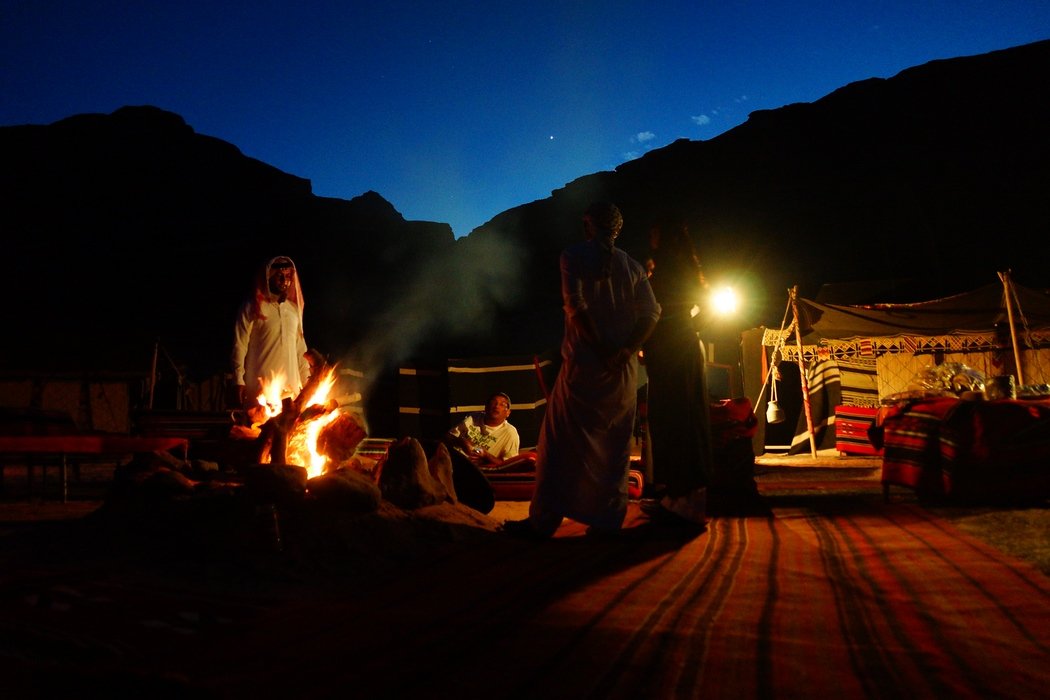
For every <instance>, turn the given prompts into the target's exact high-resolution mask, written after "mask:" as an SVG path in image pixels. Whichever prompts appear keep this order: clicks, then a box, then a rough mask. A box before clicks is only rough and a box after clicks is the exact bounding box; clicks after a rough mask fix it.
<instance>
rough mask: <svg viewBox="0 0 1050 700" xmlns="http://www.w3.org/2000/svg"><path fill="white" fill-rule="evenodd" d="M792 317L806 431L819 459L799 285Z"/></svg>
mask: <svg viewBox="0 0 1050 700" xmlns="http://www.w3.org/2000/svg"><path fill="white" fill-rule="evenodd" d="M791 315H792V317H793V318H794V326H795V343H797V344H798V373H799V376H800V377H801V378H802V407H803V408H804V409H805V411H806V430H807V431H809V453H810V454H811V455H812V456H813V459H816V458H817V439H816V437H814V435H813V412H812V410H811V409H810V407H809V380H808V379H806V363H805V362H804V361H803V360H802V331H801V330H800V326H801V324H800V323H799V322H798V285H797V284H796V285H795V286H794V287H792V288H791Z"/></svg>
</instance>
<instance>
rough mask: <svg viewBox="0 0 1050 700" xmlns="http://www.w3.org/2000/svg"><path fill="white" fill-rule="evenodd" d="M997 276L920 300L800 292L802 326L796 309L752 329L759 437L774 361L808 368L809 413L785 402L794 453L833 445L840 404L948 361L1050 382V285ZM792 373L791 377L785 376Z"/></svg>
mask: <svg viewBox="0 0 1050 700" xmlns="http://www.w3.org/2000/svg"><path fill="white" fill-rule="evenodd" d="M1000 279H1001V283H990V284H988V285H985V286H982V287H979V288H977V289H974V290H972V291H970V292H965V293H962V294H956V295H954V296H948V297H943V298H940V299H934V300H930V301H922V302H915V303H893V304H863V305H848V304H826V303H820V302H817V301H813V300H810V299H804V298H796V300H795V301H796V302H797V303H796V304H795V308H796V309H797V323H798V326H797V331H798V332H797V333H796V327H795V317H796V315H795V314H790V315H786V316H785V319H786V320H789V321H790V323H789V324H787V326H786V327H784V328H780V329H776V328H759V329H752V330H751V331H747V332H745V334H744V338H743V343H744V353H743V357H744V367H743V371H744V374H745V391H746V392H747V394H748V396H749V397H750V398H751V399H752V401H753V402H754V403H755V412H756V415H757V416H758V417H759V419H760V421H761V423H762V427H761V429H760V431H759V432H760V433H762V438H761V439H762V440H764V433H765V429H766V426H765V421H764V416H765V412H766V401H767V400H768V391H767V390H766V383H767V382H768V381H771V378H770V377H769V374H770V372H769V370H770V369H771V363H772V364H777V365H778V366H779V367H781V368H789V367H790V365H796V364H801V365H802V366H803V367H804V368H805V374H804V375H801V376H804V377H805V382H802V384H804V385H808V396H809V400H810V416H811V420H810V421H807V420H806V417H805V415H804V411H798V410H792V411H788V417H789V420H790V419H791V418H793V417H795V416H797V420H796V421H794V422H793V424H794V425H795V426H796V428H795V432H794V435H793V436H792V438H791V445H790V448H789V452H790V453H793V454H794V453H799V452H805V451H808V450H810V449H834V447H835V429H834V426H835V409H836V407H839V406H846V407H865V408H877V407H878V406H879V405H880V403H881V402H882V401H883V400H885V399H886V398H887V397H891V396H893V395H896V394H900V393H902V392H906V391H908V390H909V389H911V388H914V381H915V379H916V377H919V376H921V375H922V373H923V372H924V371H925V370H927V369H928V368H931V367H936V366H940V365H943V364H945V363H950V362H953V363H960V364H962V365H965V366H966V367H968V368H971V369H973V370H975V372H976V373H979V375H982V376H984V377H993V376H1001V375H1014V376H1015V377H1016V378H1017V379H1018V381H1019V382H1020V383H1023V384H1025V385H1029V386H1031V385H1040V384H1045V383H1047V382H1050V350H1048V348H1050V295H1048V294H1047V293H1046V291H1044V290H1039V289H1034V288H1029V287H1024V286H1021V285H1018V284H1016V283H1013V282H1012V281H1011V280H1010V278H1009V273H1001V274H1000ZM1008 302H1009V303H1008ZM798 339H801V343H799V342H798ZM756 344H760V347H759V348H757V349H756V348H755V345H756ZM749 346H750V349H749ZM800 358H801V363H799V359H800ZM801 376H799V377H796V378H795V379H794V381H795V382H799V380H800V379H801ZM785 381H790V380H782V382H781V384H780V385H779V386H781V387H784V382H785ZM801 393H802V394H805V393H807V392H801ZM752 394H754V395H753V396H752ZM795 395H796V396H797V395H798V393H796V394H795ZM781 396H783V392H781ZM802 398H805V396H803V397H802ZM810 423H812V432H811V431H810V427H809V424H810ZM756 442H758V438H756ZM764 446H765V443H764V442H763V444H761V445H758V444H756V450H761V451H763V452H764Z"/></svg>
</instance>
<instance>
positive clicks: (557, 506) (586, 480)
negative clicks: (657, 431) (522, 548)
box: [503, 202, 660, 538]
mask: <svg viewBox="0 0 1050 700" xmlns="http://www.w3.org/2000/svg"><path fill="white" fill-rule="evenodd" d="M583 223H584V234H585V240H584V241H582V242H580V243H576V244H574V245H572V246H570V247H568V248H566V249H565V250H564V251H563V252H562V254H561V260H560V262H561V293H562V302H563V307H564V311H565V330H564V336H563V338H562V344H561V358H562V363H561V368H560V370H559V371H558V377H557V379H556V380H555V384H554V388H553V390H552V391H551V395H550V398H549V400H548V402H547V411H546V414H545V415H544V418H543V425H542V427H541V428H540V435H539V444H538V446H537V448H536V453H537V454H536V488H535V491H534V492H533V496H532V501H531V502H530V504H529V517H528V518H527V519H525V520H510V521H507V522H506V523H504V525H503V527H504V531H505V532H507V533H508V534H510V535H514V536H520V537H533V538H547V537H550V536H551V535H553V534H554V532H555V531H556V530H557V529H558V527H559V526H560V525H561V522H562V519H563V518H571V519H573V520H576V521H578V522H580V523H583V524H585V525H589V526H590V528H589V530H588V531H589V532H592V533H603V532H612V531H616V530H619V529H620V527H621V526H622V525H623V520H624V517H625V516H626V514H627V478H628V472H629V470H630V458H631V451H630V445H631V439H632V435H633V430H634V424H635V411H636V408H637V396H638V394H637V374H638V351H639V349H640V348H641V346H642V343H643V342H645V340H646V338H648V337H649V334H650V333H651V332H652V330H653V327H654V326H655V325H656V321H657V319H658V318H659V317H660V306H659V304H657V303H656V299H655V297H654V296H653V290H652V288H651V287H650V286H649V279H648V277H647V275H646V272H645V268H644V267H642V265H641V263H639V262H638V261H637V260H635V259H634V258H632V257H631V256H629V255H628V254H627V253H625V252H624V251H622V250H620V249H618V248H617V247H616V245H615V244H616V238H617V236H619V234H620V229H621V228H622V226H623V217H622V216H621V214H620V210H619V209H618V208H617V207H616V206H615V205H614V204H611V203H607V202H597V203H595V204H592V205H591V206H590V207H589V208H588V209H587V212H586V214H585V215H584V217H583Z"/></svg>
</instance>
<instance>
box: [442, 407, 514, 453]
mask: <svg viewBox="0 0 1050 700" xmlns="http://www.w3.org/2000/svg"><path fill="white" fill-rule="evenodd" d="M509 416H510V397H509V396H507V395H506V394H504V393H503V392H501V391H500V392H496V393H495V394H493V395H492V396H490V397H489V400H488V402H487V403H486V404H485V412H484V413H480V414H473V415H469V416H467V417H466V418H464V419H463V420H462V421H460V422H459V423H458V424H457V425H455V426H454V427H453V428H452V429H451V430H449V431H448V433H447V434H446V435H445V444H446V445H448V446H449V448H451V449H452V450H453V451H458V452H461V453H462V454H464V455H466V457H467V458H468V459H469V460H470V461H471V462H472V463H473V464H474V465H475V466H477V467H478V469H481V470H483V471H485V470H495V469H499V468H500V466H501V465H502V464H503V463H504V462H505V461H506V460H508V459H511V458H514V457H517V456H518V451H519V449H520V446H521V438H519V437H518V429H517V428H515V427H514V426H513V425H511V424H510V423H509V422H507V418H508V417H509Z"/></svg>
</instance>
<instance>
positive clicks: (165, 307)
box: [0, 41, 1050, 376]
mask: <svg viewBox="0 0 1050 700" xmlns="http://www.w3.org/2000/svg"><path fill="white" fill-rule="evenodd" d="M1048 74H1050V41H1042V42H1037V43H1034V44H1029V45H1025V46H1019V47H1014V48H1008V49H1004V50H1002V51H995V52H992V53H988V54H982V55H979V56H970V57H963V58H953V59H948V60H940V61H933V62H930V63H927V64H924V65H921V66H917V67H914V68H910V69H907V70H904V71H902V72H901V73H899V74H898V75H896V76H894V77H892V78H888V79H878V78H872V79H869V80H863V81H860V82H856V83H852V84H850V85H847V86H845V87H842V88H841V89H838V90H836V91H834V92H832V93H831V94H829V95H827V96H825V97H823V98H821V99H819V100H817V101H815V102H812V103H805V104H792V105H786V106H784V107H781V108H779V109H772V110H763V111H758V112H754V113H752V114H751V115H750V116H749V118H748V120H747V121H746V122H745V123H743V124H741V125H740V126H738V127H736V128H734V129H732V130H730V131H727V132H725V133H723V134H722V135H720V136H718V137H716V138H713V139H710V140H707V141H691V140H685V139H682V140H679V141H676V142H674V143H672V144H670V145H668V146H666V147H664V148H660V149H657V150H654V151H651V152H649V153H647V154H646V155H644V156H643V157H641V158H638V159H636V160H632V161H630V162H627V163H624V164H622V165H621V166H619V167H617V168H616V169H615V170H614V171H608V172H599V173H593V174H585V175H583V176H581V177H580V178H579V179H577V180H575V181H573V182H570V183H567V184H566V185H565V186H564V187H562V188H560V189H558V190H555V191H554V192H552V193H551V196H550V197H548V198H546V199H543V200H538V201H535V202H530V203H523V204H522V205H520V206H517V207H514V208H513V209H510V210H508V211H505V212H503V213H501V214H499V215H497V216H496V217H494V218H493V219H492V220H491V221H489V222H487V223H486V224H484V225H483V226H481V227H479V228H477V229H475V230H474V231H472V232H471V233H470V234H469V235H467V236H464V237H462V238H460V239H458V240H457V239H455V238H454V237H453V235H452V231H451V228H450V227H449V226H448V225H446V224H443V223H437V222H425V221H406V220H405V219H404V217H403V216H402V215H401V214H400V213H399V212H398V211H397V210H396V209H395V208H394V206H393V205H391V204H390V203H389V202H388V201H386V200H385V199H384V198H383V197H382V196H381V195H380V194H378V193H375V192H366V193H363V194H362V195H360V196H358V197H355V198H353V199H350V200H343V199H335V198H325V197H317V196H314V195H313V194H312V192H311V188H310V182H309V181H308V180H305V179H303V178H301V177H297V176H294V175H291V174H288V173H284V172H282V171H280V170H278V169H276V168H274V167H272V166H269V165H267V164H265V163H262V162H260V161H258V160H255V159H252V158H249V157H246V156H244V155H243V154H242V153H241V152H240V151H239V150H238V149H237V147H236V146H234V145H231V144H229V143H226V142H224V141H221V140H219V139H216V138H212V137H209V136H207V135H203V134H198V133H196V132H195V131H194V130H193V128H192V126H190V125H188V124H186V122H185V121H184V120H183V118H182V117H180V116H178V115H176V114H173V113H171V112H168V111H165V110H163V109H160V108H158V107H154V106H127V107H123V108H120V109H118V110H116V111H115V112H113V113H111V114H80V115H74V116H70V117H69V118H66V119H63V120H61V121H58V122H55V123H53V124H48V125H24V126H9V127H2V128H0V164H2V167H0V178H2V180H0V191H2V192H3V198H4V205H3V207H2V209H0V227H2V229H3V231H4V232H5V235H4V238H5V240H7V241H8V242H9V243H8V245H9V246H11V247H12V248H13V251H14V255H13V257H11V258H9V260H8V263H9V265H8V270H9V272H11V273H12V274H13V278H12V277H9V279H12V281H13V284H12V285H11V286H10V288H9V289H10V291H11V292H12V294H11V296H10V297H9V301H8V308H9V309H10V315H9V318H8V322H7V324H6V327H7V329H8V330H7V332H6V333H5V342H4V343H3V349H2V350H0V353H2V354H0V366H3V367H4V368H6V369H8V370H19V369H23V370H33V371H59V370H62V371H140V370H143V369H145V368H147V367H148V364H149V362H150V360H151V356H152V352H153V348H154V346H155V343H158V342H159V343H160V344H162V346H163V347H164V348H165V351H166V352H167V353H169V354H170V356H171V357H173V358H174V359H175V361H177V362H178V363H179V364H181V365H183V366H184V367H185V368H186V371H187V373H189V374H190V375H195V376H207V375H210V374H213V373H215V372H220V373H221V372H223V371H224V370H225V369H226V368H227V356H228V352H229V345H230V340H231V333H232V330H231V326H232V319H233V314H234V311H235V309H236V306H237V305H238V303H239V302H240V301H241V299H242V298H243V296H244V295H245V294H246V293H247V291H248V289H249V287H250V284H251V279H252V275H253V274H254V272H255V270H256V268H257V267H258V266H259V265H260V264H261V263H262V262H263V261H264V260H265V259H267V258H269V257H271V256H273V255H279V254H280V255H289V256H291V257H292V258H294V259H295V260H296V263H297V264H298V266H299V269H300V272H301V276H302V283H303V289H304V296H305V299H306V311H305V328H306V333H307V336H308V342H309V344H310V345H311V346H313V347H316V348H318V349H319V350H321V351H322V352H323V353H325V354H326V355H328V356H329V357H330V358H332V359H336V360H340V361H343V360H344V358H345V359H346V361H352V362H353V363H354V364H355V365H359V366H360V365H364V366H377V365H387V366H396V364H397V363H399V362H404V361H409V360H413V359H420V358H423V359H425V358H445V357H461V356H479V355H511V354H526V353H527V354H532V353H537V352H546V351H552V350H555V349H556V348H557V344H558V341H559V339H560V336H561V323H562V316H561V301H560V296H559V289H558V254H559V252H560V250H561V249H562V248H563V247H564V246H565V245H567V244H568V243H571V242H573V241H575V240H577V239H578V238H579V237H580V235H581V224H580V214H581V212H582V211H583V209H584V208H585V207H586V206H587V204H588V203H589V202H590V201H592V200H594V199H598V198H604V199H611V200H613V201H615V202H617V203H618V204H619V206H620V207H621V209H622V210H623V213H624V217H625V222H626V223H625V226H624V230H623V233H622V235H621V238H620V245H621V246H622V247H624V248H625V249H626V250H628V251H629V252H631V253H632V254H634V255H635V256H636V257H638V258H639V259H642V258H644V256H645V254H646V250H645V244H646V229H647V226H648V224H649V222H651V221H652V220H653V219H654V218H656V217H658V216H661V215H665V214H676V215H681V216H683V217H685V219H686V220H687V221H688V223H689V226H690V230H691V232H692V233H693V235H694V236H695V238H696V242H697V248H698V251H699V253H700V255H701V258H702V260H703V264H704V268H705V271H706V272H707V275H708V277H709V278H711V279H720V278H729V279H732V280H733V281H734V282H735V284H736V285H738V286H740V287H741V288H742V289H743V290H746V294H747V295H748V298H749V299H750V303H749V305H748V307H747V308H746V310H745V315H744V316H743V317H741V318H738V319H736V320H735V321H733V325H732V326H727V327H724V328H721V329H713V330H712V333H717V332H721V333H726V334H728V335H727V337H729V338H732V334H733V333H734V332H738V331H740V330H743V329H744V328H749V327H753V326H756V325H763V324H764V325H776V326H779V324H780V320H781V317H782V313H783V311H784V304H785V301H786V298H787V290H788V289H789V288H791V287H792V286H794V285H798V286H799V291H800V293H801V294H802V295H803V296H807V297H811V298H812V297H814V296H816V295H818V293H820V292H821V289H822V288H823V289H824V290H825V294H828V293H830V291H831V290H837V292H836V293H838V294H839V295H842V294H849V295H850V298H848V299H845V298H840V299H838V300H840V301H852V302H878V301H920V300H925V299H930V298H935V297H939V296H945V295H949V294H954V293H958V292H961V291H965V290H969V289H972V288H974V287H976V286H978V285H981V284H985V283H988V282H989V281H995V280H996V279H997V278H996V273H997V272H998V271H1002V270H1007V269H1009V270H1012V274H1013V276H1014V278H1015V279H1016V280H1017V281H1018V282H1020V283H1023V284H1025V285H1027V286H1032V287H1045V286H1048V285H1050V275H1048V273H1047V271H1046V268H1045V266H1046V260H1047V253H1048V250H1047V248H1048V245H1050V244H1048V233H1050V196H1048V195H1050V138H1048V136H1050V84H1048V82H1047V81H1046V79H1045V76H1046V75H1048ZM824 285H829V286H828V287H824ZM871 289H876V290H878V291H877V292H870V291H861V290H871ZM351 358H352V359H351Z"/></svg>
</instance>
